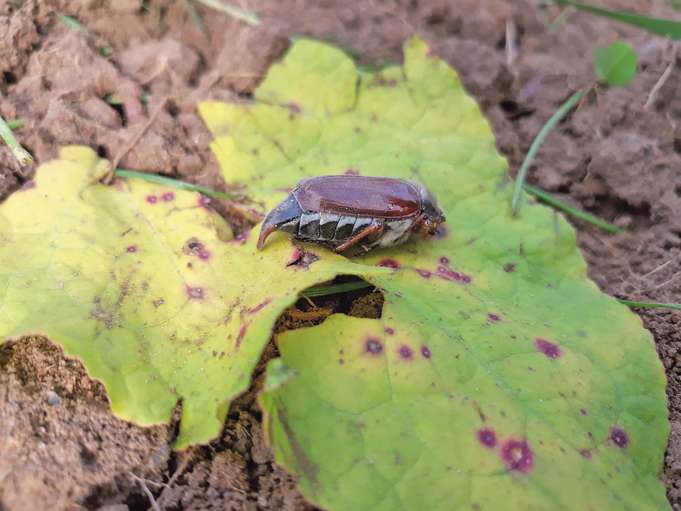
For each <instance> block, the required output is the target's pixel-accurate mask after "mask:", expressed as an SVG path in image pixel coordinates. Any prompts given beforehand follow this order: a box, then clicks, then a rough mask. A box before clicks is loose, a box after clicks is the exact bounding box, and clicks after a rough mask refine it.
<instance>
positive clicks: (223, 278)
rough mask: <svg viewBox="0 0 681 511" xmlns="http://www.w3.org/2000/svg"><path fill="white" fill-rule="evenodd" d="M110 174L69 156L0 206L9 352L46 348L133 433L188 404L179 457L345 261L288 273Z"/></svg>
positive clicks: (167, 198)
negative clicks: (95, 384) (78, 363)
mask: <svg viewBox="0 0 681 511" xmlns="http://www.w3.org/2000/svg"><path fill="white" fill-rule="evenodd" d="M108 165H109V164H108V162H106V161H104V160H98V159H97V156H96V154H95V153H94V152H93V151H92V150H90V149H87V148H79V147H71V148H66V149H63V150H62V151H61V156H60V159H59V160H56V161H53V162H50V163H47V164H44V165H42V166H41V167H40V168H39V169H38V171H37V174H36V178H35V181H33V182H32V183H31V186H28V187H24V189H23V190H22V191H21V192H18V193H15V194H14V195H12V196H10V197H9V199H8V200H7V201H6V202H5V203H3V204H2V205H0V340H4V339H7V338H18V337H21V336H24V335H28V334H39V333H42V334H45V335H47V336H49V338H50V339H52V340H53V341H55V342H57V343H59V344H61V345H62V346H63V347H64V349H65V351H66V352H67V353H69V354H70V355H73V356H77V357H79V358H81V359H82V360H83V362H84V363H85V365H86V367H87V369H88V371H89V373H90V374H91V375H92V376H93V377H94V378H97V379H99V380H101V381H102V382H103V383H104V385H105V387H106V389H107V392H108V393H109V397H110V399H111V407H112V409H113V411H114V412H115V413H116V414H117V415H118V416H120V417H122V418H124V419H127V420H130V421H133V422H136V423H138V424H158V423H163V422H167V421H169V420H170V418H171V415H172V412H173V409H174V407H175V406H176V405H177V403H178V401H181V402H182V422H181V428H180V435H179V438H178V439H177V444H176V446H177V447H184V446H187V445H189V444H192V443H200V442H206V441H208V440H210V439H212V438H213V437H215V436H217V435H218V434H219V432H220V430H221V428H222V426H223V419H224V416H225V413H226V410H227V405H228V403H229V401H230V399H231V398H233V397H234V396H236V395H237V394H239V393H240V392H242V391H244V390H245V389H246V388H247V387H248V385H249V382H250V379H251V372H252V370H253V368H254V367H255V364H256V363H257V361H258V358H259V357H260V354H261V352H262V349H263V347H264V346H265V344H266V343H267V342H268V340H269V338H270V332H271V329H272V326H273V324H274V322H275V320H276V319H277V317H278V316H279V314H280V313H281V312H282V310H283V309H285V308H286V307H287V306H289V305H290V304H291V303H292V302H294V301H295V300H296V299H297V296H298V293H299V292H300V291H302V290H304V289H306V288H308V287H310V286H312V285H313V284H315V283H318V282H322V281H325V280H329V279H332V278H333V277H334V276H335V275H336V273H337V272H338V269H339V264H341V266H340V267H343V265H344V264H345V263H344V260H343V259H342V258H341V257H336V258H333V257H327V258H325V260H324V261H318V262H316V263H315V271H314V272H311V271H305V270H304V269H302V268H299V267H297V266H287V265H288V263H289V261H290V258H291V250H290V248H289V247H287V246H284V245H283V244H280V245H279V248H276V247H272V248H271V249H270V250H268V252H267V256H266V257H265V256H264V254H261V253H257V252H256V251H255V247H254V242H255V240H254V239H253V238H254V237H253V236H251V237H250V238H249V240H248V242H247V243H245V244H242V242H240V241H238V240H231V238H232V235H231V231H230V229H229V227H228V226H227V225H226V224H225V223H224V221H223V220H222V219H221V218H220V217H219V216H217V214H216V213H214V212H213V211H212V210H211V209H210V208H208V207H207V205H206V198H205V197H202V196H200V195H199V194H196V193H191V192H187V191H183V190H178V189H175V188H169V187H166V186H162V185H160V184H156V183H148V182H146V181H141V180H129V181H122V180H119V181H118V182H117V183H116V184H115V185H114V186H111V187H108V186H104V185H101V184H99V183H98V181H99V179H100V178H101V177H102V176H104V175H105V174H106V173H107V171H108ZM27 212H29V213H30V214H28V213H27ZM216 224H217V225H218V229H216ZM375 271H376V272H379V273H380V272H386V271H388V270H386V269H381V268H376V269H375Z"/></svg>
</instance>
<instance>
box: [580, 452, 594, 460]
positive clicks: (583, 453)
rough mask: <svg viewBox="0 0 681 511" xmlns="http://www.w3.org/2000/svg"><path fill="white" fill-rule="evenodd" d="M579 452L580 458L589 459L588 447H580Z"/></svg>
mask: <svg viewBox="0 0 681 511" xmlns="http://www.w3.org/2000/svg"><path fill="white" fill-rule="evenodd" d="M579 454H581V455H582V458H585V459H587V460H590V459H591V451H590V450H589V449H581V450H580V451H579Z"/></svg>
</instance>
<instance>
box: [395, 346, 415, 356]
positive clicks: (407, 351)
mask: <svg viewBox="0 0 681 511" xmlns="http://www.w3.org/2000/svg"><path fill="white" fill-rule="evenodd" d="M397 353H398V354H399V355H400V357H402V358H403V359H404V360H411V359H412V357H413V356H414V352H413V351H412V350H411V348H410V347H409V346H407V345H406V344H403V345H402V346H400V349H398V350H397Z"/></svg>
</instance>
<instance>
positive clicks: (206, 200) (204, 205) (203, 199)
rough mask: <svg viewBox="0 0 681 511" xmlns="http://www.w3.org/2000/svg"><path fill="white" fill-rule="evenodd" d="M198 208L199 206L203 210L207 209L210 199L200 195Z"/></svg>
mask: <svg viewBox="0 0 681 511" xmlns="http://www.w3.org/2000/svg"><path fill="white" fill-rule="evenodd" d="M198 202H199V206H201V207H202V208H204V209H208V207H209V206H210V197H206V196H205V195H200V196H199V201H198Z"/></svg>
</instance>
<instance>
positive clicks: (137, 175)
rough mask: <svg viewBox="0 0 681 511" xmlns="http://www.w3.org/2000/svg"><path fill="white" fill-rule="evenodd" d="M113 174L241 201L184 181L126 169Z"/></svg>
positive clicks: (226, 194)
mask: <svg viewBox="0 0 681 511" xmlns="http://www.w3.org/2000/svg"><path fill="white" fill-rule="evenodd" d="M114 174H115V175H116V176H118V177H123V178H127V179H141V180H143V181H148V182H149V183H156V184H159V185H164V186H172V187H173V188H178V189H180V190H187V191H190V192H198V193H202V194H203V195H207V196H208V197H214V198H216V199H227V200H239V199H243V197H242V196H241V195H236V194H230V193H225V192H218V191H217V190H213V189H212V188H207V187H205V186H199V185H195V184H192V183H187V182H186V181H180V180H179V179H173V178H170V177H165V176H159V175H158V174H152V173H150V172H138V171H136V170H128V169H116V171H115V172H114Z"/></svg>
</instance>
